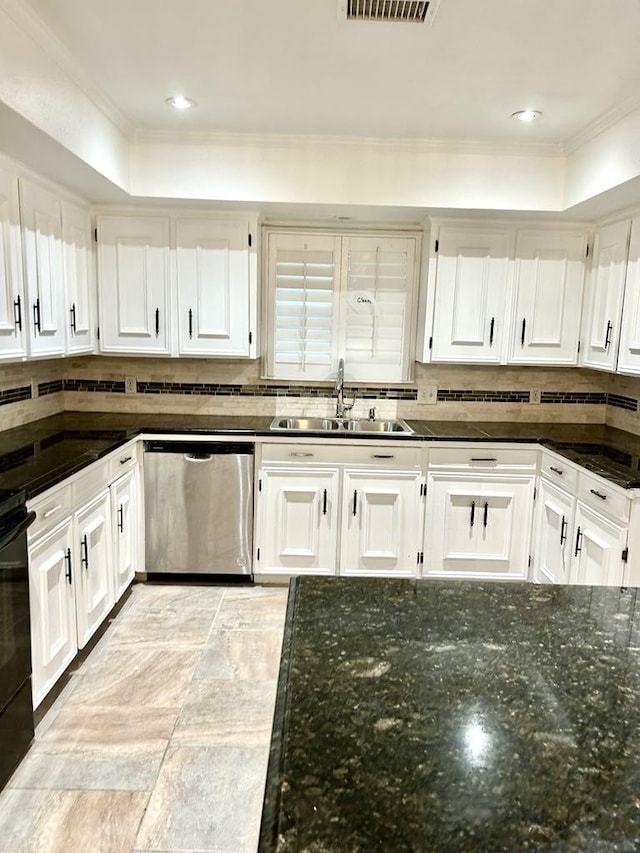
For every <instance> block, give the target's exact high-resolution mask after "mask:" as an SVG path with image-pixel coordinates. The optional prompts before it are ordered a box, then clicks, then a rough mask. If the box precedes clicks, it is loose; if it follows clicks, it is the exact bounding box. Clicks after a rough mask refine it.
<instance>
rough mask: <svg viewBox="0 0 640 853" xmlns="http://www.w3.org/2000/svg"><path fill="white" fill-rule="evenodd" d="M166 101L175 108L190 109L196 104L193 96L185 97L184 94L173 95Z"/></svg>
mask: <svg viewBox="0 0 640 853" xmlns="http://www.w3.org/2000/svg"><path fill="white" fill-rule="evenodd" d="M167 103H168V104H169V106H170V107H175V109H176V110H190V109H191V108H192V107H195V106H197V104H196V102H195V101H194V100H193V98H186V97H185V96H184V95H174V96H173V97H172V98H167Z"/></svg>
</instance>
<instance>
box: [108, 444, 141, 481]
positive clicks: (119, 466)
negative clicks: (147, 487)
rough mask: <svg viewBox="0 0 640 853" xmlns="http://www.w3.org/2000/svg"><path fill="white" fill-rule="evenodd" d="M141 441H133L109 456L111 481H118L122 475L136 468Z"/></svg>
mask: <svg viewBox="0 0 640 853" xmlns="http://www.w3.org/2000/svg"><path fill="white" fill-rule="evenodd" d="M139 446H140V442H139V441H137V440H136V441H131V442H129V443H128V444H125V445H124V446H123V447H120V448H119V449H118V450H116V452H115V453H111V454H109V457H108V461H109V480H110V481H111V480H115V479H117V478H118V477H119V476H120V475H121V474H124V473H125V472H126V471H130V470H131V468H135V466H136V465H137V463H138V452H139V451H138V448H139Z"/></svg>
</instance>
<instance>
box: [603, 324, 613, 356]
mask: <svg viewBox="0 0 640 853" xmlns="http://www.w3.org/2000/svg"><path fill="white" fill-rule="evenodd" d="M612 330H613V325H612V323H611V320H607V331H606V334H605V336H604V348H605V351H606V350H608V349H609V344H610V343H611V332H612Z"/></svg>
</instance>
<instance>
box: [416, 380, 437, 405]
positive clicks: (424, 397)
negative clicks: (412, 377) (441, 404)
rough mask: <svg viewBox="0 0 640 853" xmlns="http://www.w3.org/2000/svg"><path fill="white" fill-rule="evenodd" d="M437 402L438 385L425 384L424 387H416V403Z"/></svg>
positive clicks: (428, 403) (431, 403) (430, 403)
mask: <svg viewBox="0 0 640 853" xmlns="http://www.w3.org/2000/svg"><path fill="white" fill-rule="evenodd" d="M437 402H438V386H437V385H425V387H424V388H418V404H419V405H420V406H435V404H436V403H437Z"/></svg>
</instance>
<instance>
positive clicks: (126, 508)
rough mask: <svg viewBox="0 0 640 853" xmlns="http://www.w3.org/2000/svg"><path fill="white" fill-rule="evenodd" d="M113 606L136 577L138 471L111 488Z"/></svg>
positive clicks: (119, 480)
mask: <svg viewBox="0 0 640 853" xmlns="http://www.w3.org/2000/svg"><path fill="white" fill-rule="evenodd" d="M110 491H111V519H112V524H113V580H114V584H113V588H114V602H116V601H119V599H120V597H121V595H122V593H123V592H124V591H125V589H126V588H127V587H128V586H129V584H130V583H131V581H132V580H133V577H134V575H135V573H136V567H137V565H138V554H139V543H138V537H139V530H140V506H139V480H138V469H137V468H135V469H134V470H132V471H128V472H127V473H126V474H124V475H123V476H122V477H120V479H118V480H116V482H115V483H113V484H112V485H111V489H110Z"/></svg>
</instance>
